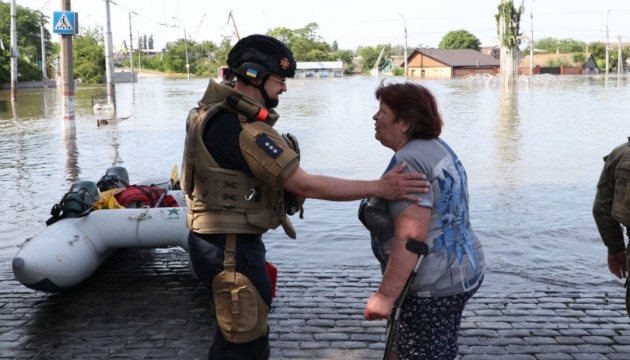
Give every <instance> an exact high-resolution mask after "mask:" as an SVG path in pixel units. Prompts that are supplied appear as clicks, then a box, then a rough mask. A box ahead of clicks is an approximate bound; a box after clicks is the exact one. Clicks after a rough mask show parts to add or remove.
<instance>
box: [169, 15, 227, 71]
mask: <svg viewBox="0 0 630 360" xmlns="http://www.w3.org/2000/svg"><path fill="white" fill-rule="evenodd" d="M230 14H231V13H230ZM173 19H174V20H177V21H179V22H181V23H182V27H183V28H184V50H185V51H186V73H187V74H188V80H190V64H189V63H188V38H187V37H186V24H184V22H183V21H181V20H180V19H178V18H176V17H174V18H173Z"/></svg>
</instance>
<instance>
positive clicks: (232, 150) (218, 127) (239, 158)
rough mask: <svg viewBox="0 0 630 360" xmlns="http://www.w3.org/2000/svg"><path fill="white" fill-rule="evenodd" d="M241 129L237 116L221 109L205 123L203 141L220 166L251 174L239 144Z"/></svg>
mask: <svg viewBox="0 0 630 360" xmlns="http://www.w3.org/2000/svg"><path fill="white" fill-rule="evenodd" d="M241 131H242V128H241V124H240V123H239V120H238V116H237V115H236V114H234V113H230V112H227V111H223V110H221V111H219V112H218V113H216V114H215V115H214V116H213V117H212V118H211V119H209V120H208V122H207V123H206V128H205V129H204V130H203V142H204V144H205V145H206V148H207V149H208V151H209V152H210V154H211V155H212V157H213V158H214V160H215V161H216V162H217V164H219V166H220V167H221V168H223V169H228V170H238V171H243V172H246V173H247V174H249V175H252V172H251V170H250V169H249V165H247V162H246V161H245V157H244V156H243V153H242V152H241V147H240V145H239V140H238V139H239V135H240V133H241Z"/></svg>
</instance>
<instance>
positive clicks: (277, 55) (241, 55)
mask: <svg viewBox="0 0 630 360" xmlns="http://www.w3.org/2000/svg"><path fill="white" fill-rule="evenodd" d="M227 64H228V66H229V67H230V69H232V71H233V72H234V73H235V74H236V75H240V76H241V77H244V78H245V79H252V80H260V79H265V78H267V77H268V76H269V75H270V74H271V73H275V74H279V75H281V76H284V77H287V78H292V77H293V76H295V68H296V64H295V59H294V58H293V54H292V53H291V50H289V48H288V47H287V46H286V45H285V44H284V43H283V42H281V41H280V40H278V39H276V38H273V37H271V36H267V35H250V36H247V37H244V38H242V39H241V40H239V41H238V42H237V43H236V45H234V47H233V48H232V50H231V51H230V53H229V54H228V59H227Z"/></svg>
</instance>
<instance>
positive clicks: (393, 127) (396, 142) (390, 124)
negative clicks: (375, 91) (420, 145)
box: [372, 101, 409, 151]
mask: <svg viewBox="0 0 630 360" xmlns="http://www.w3.org/2000/svg"><path fill="white" fill-rule="evenodd" d="M372 119H374V121H375V124H374V130H375V131H376V133H375V134H374V137H375V138H376V140H378V141H380V142H381V144H383V146H385V147H388V148H390V149H392V150H394V151H398V150H399V149H400V148H401V147H403V145H405V144H406V143H407V142H408V139H407V135H406V134H405V131H406V130H407V129H408V128H409V126H408V123H407V121H403V120H400V121H396V116H395V115H394V112H393V111H392V109H391V108H390V107H389V106H387V104H385V103H383V102H382V101H381V102H380V104H379V107H378V111H377V112H376V114H374V116H372Z"/></svg>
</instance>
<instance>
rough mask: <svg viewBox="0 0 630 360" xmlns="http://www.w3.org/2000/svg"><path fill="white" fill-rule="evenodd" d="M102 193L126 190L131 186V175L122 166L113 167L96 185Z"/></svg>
mask: <svg viewBox="0 0 630 360" xmlns="http://www.w3.org/2000/svg"><path fill="white" fill-rule="evenodd" d="M96 185H97V186H98V188H99V190H100V191H106V190H111V189H118V188H122V189H124V188H126V187H127V185H129V173H127V169H125V168H124V167H122V166H112V167H110V168H108V169H107V170H106V171H105V175H103V177H102V178H101V179H100V180H99V181H98V183H96Z"/></svg>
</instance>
